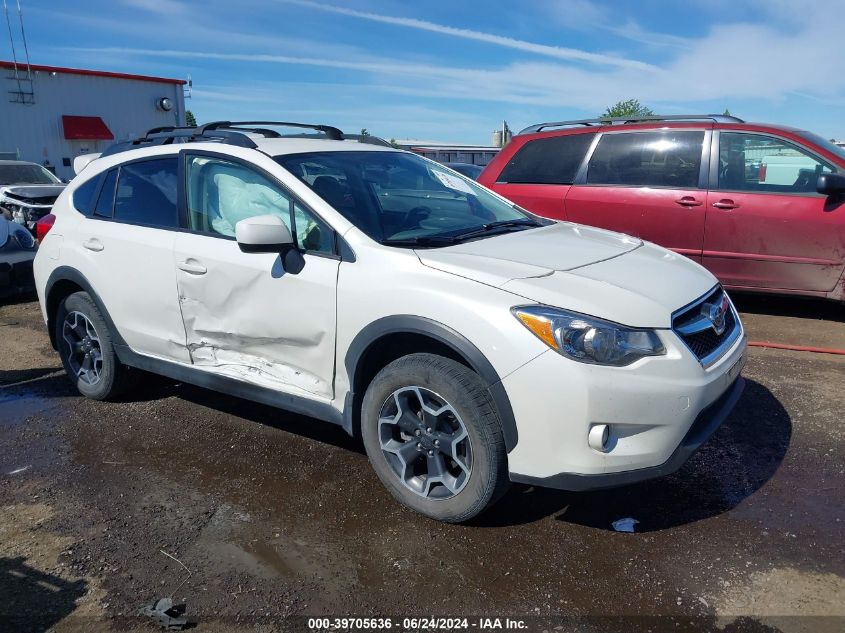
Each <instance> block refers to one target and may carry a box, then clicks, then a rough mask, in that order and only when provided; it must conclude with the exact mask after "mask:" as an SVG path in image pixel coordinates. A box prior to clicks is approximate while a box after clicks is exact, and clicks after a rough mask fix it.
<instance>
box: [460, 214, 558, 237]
mask: <svg viewBox="0 0 845 633" xmlns="http://www.w3.org/2000/svg"><path fill="white" fill-rule="evenodd" d="M535 226H543V225H542V224H540V223H539V222H537V221H536V220H532V219H530V218H521V219H519V220H500V221H499V222H488V223H487V224H482V225H481V226H479V227H477V228H474V229H470V230H469V231H464V232H463V233H458V234H456V235H452V236H451V237H453V238H454V239H455V240H466V239H469V238H472V237H479V236H481V235H493V234H496V233H502V232H505V231H506V230H507V229H512V228H531V227H535Z"/></svg>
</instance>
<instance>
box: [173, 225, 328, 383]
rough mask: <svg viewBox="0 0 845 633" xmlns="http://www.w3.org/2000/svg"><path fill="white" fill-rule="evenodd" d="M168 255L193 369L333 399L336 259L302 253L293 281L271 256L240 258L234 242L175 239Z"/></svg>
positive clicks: (185, 235)
mask: <svg viewBox="0 0 845 633" xmlns="http://www.w3.org/2000/svg"><path fill="white" fill-rule="evenodd" d="M175 253H176V278H177V287H178V291H179V303H180V308H181V311H182V319H183V322H184V324H185V335H186V340H187V346H188V350H189V352H190V355H191V362H192V363H193V364H194V365H197V366H199V367H203V368H207V369H209V370H212V371H214V372H215V373H219V374H221V375H225V376H229V377H232V378H235V379H238V380H244V381H247V382H250V383H253V384H257V385H260V386H263V387H269V388H271V389H280V390H283V391H294V392H305V393H307V394H312V395H316V396H319V397H322V398H326V399H331V398H332V396H333V389H332V382H333V376H334V362H335V353H334V352H335V327H336V307H335V302H336V291H337V271H338V265H339V261H338V260H336V259H331V258H327V257H319V256H313V255H305V259H306V264H305V267H304V268H303V270H302V271H301V272H300V273H298V274H296V275H292V274H290V273H287V272H285V271H284V269H283V267H282V264H281V261H280V258H279V256H278V255H273V254H266V253H261V254H258V253H243V252H241V250H240V249H239V247H238V245H237V243H236V242H235V241H233V240H228V239H223V238H218V237H211V236H205V235H197V234H190V233H181V234H179V236H178V237H177V239H176V249H175ZM180 264H186V265H184V266H182V267H180ZM203 269H205V272H198V271H202V270H203ZM189 271H193V272H189Z"/></svg>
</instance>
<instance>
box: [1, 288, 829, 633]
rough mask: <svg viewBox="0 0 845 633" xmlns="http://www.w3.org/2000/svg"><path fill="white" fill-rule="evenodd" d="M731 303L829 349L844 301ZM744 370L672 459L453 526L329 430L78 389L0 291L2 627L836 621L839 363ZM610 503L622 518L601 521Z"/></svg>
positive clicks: (701, 625)
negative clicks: (698, 439)
mask: <svg viewBox="0 0 845 633" xmlns="http://www.w3.org/2000/svg"><path fill="white" fill-rule="evenodd" d="M738 307H739V308H740V310H741V311H742V313H743V320H744V322H745V323H746V326H747V329H748V332H749V337H750V338H751V339H752V340H761V341H770V342H771V341H774V342H785V343H801V344H810V345H819V346H827V347H840V348H845V306H842V305H834V304H829V303H823V302H815V301H800V300H786V299H776V298H755V297H739V298H738ZM745 376H746V378H747V379H748V387H747V389H746V392H745V394H744V396H743V398H742V400H741V401H740V403H739V405H738V407H737V409H736V411H735V412H734V414H733V415H732V416H731V417H730V419H729V420H728V421H727V422H726V423H725V424H724V425H723V427H722V428H721V429H720V430H719V431H718V432H717V433H716V434H715V435H714V437H713V438H712V439H711V440H710V441H709V442H708V443H707V444H706V445H705V446H704V447H702V449H701V450H700V451H699V452H698V453H696V454H695V455H694V456H693V458H692V459H691V460H690V461H689V462H688V463H687V464H686V465H685V466H684V467H683V468H682V469H681V470H680V471H679V472H678V473H676V474H674V475H672V476H669V477H666V478H664V479H661V480H657V481H652V482H646V483H643V484H638V485H634V486H629V487H626V488H623V489H617V490H611V491H603V492H593V493H565V492H557V491H550V490H540V489H533V488H525V487H514V488H513V489H512V491H511V492H510V493H509V494H508V495H507V496H506V497H505V498H504V499H503V500H502V501H501V502H500V503H499V504H498V505H497V506H495V507H494V508H493V509H492V510H491V511H490V512H488V513H487V514H485V515H483V516H482V517H480V518H479V519H477V520H476V521H475V522H474V523H473V524H472V525H466V526H452V525H443V524H439V523H436V522H434V521H431V520H428V519H425V518H423V517H420V516H418V515H416V514H414V513H412V512H409V511H405V510H403V509H401V508H400V507H399V506H397V505H396V503H395V502H394V501H393V500H392V498H391V497H390V496H389V494H388V493H387V492H386V491H385V490H384V489H383V488H382V487H381V486H380V484H379V482H378V480H377V479H376V477H375V474H374V473H373V472H372V471H371V469H370V468H369V465H368V463H367V459H366V457H365V455H364V454H363V450H362V448H361V446H360V445H359V444H357V443H356V442H355V441H353V440H351V439H350V438H348V437H347V436H346V435H345V434H344V433H343V432H342V431H341V430H340V429H339V428H335V427H333V426H331V425H326V424H323V423H320V422H317V421H314V420H311V419H308V418H304V417H301V416H296V415H292V414H289V413H286V412H283V411H278V410H274V409H271V408H268V407H264V406H260V405H256V404H252V403H249V402H245V401H241V400H236V399H233V398H230V397H226V396H222V395H220V394H217V393H214V392H209V391H205V390H202V389H198V388H194V387H190V386H187V385H178V384H173V383H172V382H168V381H166V380H163V379H158V378H154V377H149V378H146V379H145V380H144V382H143V384H142V386H141V388H140V389H139V390H137V391H136V392H134V393H133V394H132V395H131V396H130V397H129V399H127V400H125V401H123V402H119V403H100V402H93V401H88V400H84V399H83V398H81V397H79V396H78V395H77V394H76V393H75V391H74V390H73V389H72V388H71V387H70V384H69V382H68V381H67V379H66V378H65V376H64V375H63V373H62V372H61V368H60V363H59V361H58V358H57V356H56V353H55V352H54V351H53V349H52V348H51V347H50V344H49V341H48V338H47V335H46V332H45V330H44V326H43V323H42V322H41V316H40V313H39V311H38V306H37V304H36V303H34V302H32V301H20V302H17V303H11V304H5V305H0V630H2V631H5V630H8V631H30V630H32V631H40V630H46V629H48V628H50V627H54V628H55V630H56V631H76V630H79V631H83V630H84V631H88V630H103V631H111V630H139V631H146V630H155V629H154V626H153V625H152V624H150V623H148V622H147V621H146V620H145V619H143V618H139V617H138V616H137V612H138V609H139V607H141V606H143V605H145V604H148V603H150V602H152V601H153V600H155V599H156V598H159V597H163V596H168V595H171V594H173V596H174V599H175V601H176V602H178V603H184V604H185V605H186V607H187V612H188V615H189V616H190V617H191V619H192V620H194V621H195V622H196V623H197V630H204V631H230V630H244V631H246V630H250V631H263V630H268V631H270V630H277V629H280V628H283V627H288V628H290V629H292V630H295V629H301V628H305V626H306V624H307V620H306V619H305V618H306V617H307V616H345V615H358V616H376V615H378V616H393V617H394V622H395V623H396V622H398V620H396V619H395V618H396V617H397V616H426V615H440V616H470V617H471V618H472V619H471V621H470V625H471V626H470V628H473V627H472V624H474V623H477V618H475V616H490V617H496V616H498V617H502V618H504V617H505V616H510V617H518V618H525V617H529V618H530V619H528V620H526V625H527V626H528V627H529V630H544V629H547V630H554V627H555V626H559V627H562V628H559V629H557V630H578V631H581V630H590V631H592V630H597V631H598V630H611V629H614V627H617V628H616V629H615V630H620V631H621V630H626V631H630V630H640V629H642V630H674V631H686V630H701V631H706V630H712V629H714V628H716V627H719V628H720V629H721V630H725V631H754V632H764V631H765V632H769V631H813V632H815V631H837V632H839V631H842V630H845V551H843V550H845V523H843V521H845V493H843V483H845V457H843V450H842V449H843V420H842V412H843V410H845V389H843V387H845V357H842V356H833V355H822V354H809V353H797V352H789V351H780V350H771V349H761V348H752V349H750V351H749V360H748V365H747V368H746V370H745ZM627 517H630V518H633V519H636V520H637V521H638V522H639V523H637V524H636V531H635V532H634V533H620V532H616V531H614V530H613V528H612V523H613V522H614V521H616V520H617V519H621V518H627ZM177 559H178V560H177ZM599 616H619V617H623V618H625V619H624V620H614V619H601V618H599ZM633 616H637V617H636V618H634V619H630V618H632V617H633ZM503 626H504V624H503ZM394 630H399V627H398V625H397V624H394Z"/></svg>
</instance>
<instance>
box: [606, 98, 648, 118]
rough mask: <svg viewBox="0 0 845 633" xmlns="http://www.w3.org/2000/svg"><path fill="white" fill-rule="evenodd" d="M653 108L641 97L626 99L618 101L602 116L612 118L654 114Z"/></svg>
mask: <svg viewBox="0 0 845 633" xmlns="http://www.w3.org/2000/svg"><path fill="white" fill-rule="evenodd" d="M653 115H654V112H652V110H651V108H647V107H646V106H644V105H643V104H642V103H640V101H639V99H627V100H625V101H617V102H616V103H614V104H613V105H612V106H610V107H609V108H608V109H607V110H605V111H604V114H602V115H601V118H603V119H605V118H607V119H610V118H614V117H624V116H653Z"/></svg>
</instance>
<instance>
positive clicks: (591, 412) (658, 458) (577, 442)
mask: <svg viewBox="0 0 845 633" xmlns="http://www.w3.org/2000/svg"><path fill="white" fill-rule="evenodd" d="M658 333H659V335H660V336H661V339H662V340H663V343H664V347H665V348H666V350H667V353H666V355H665V356H659V357H650V358H646V359H642V360H641V361H638V362H636V363H634V364H633V365H630V366H629V367H622V368H618V367H601V366H596V365H585V364H582V363H576V362H572V361H569V360H567V359H565V358H563V357H562V356H560V355H559V354H557V353H556V352H553V351H551V350H550V351H549V352H546V353H544V354H542V355H540V356H539V357H538V358H536V359H534V360H533V361H531V362H529V363H527V364H526V365H523V366H522V367H520V368H519V369H518V370H516V371H515V372H513V373H512V374H510V375H508V376H506V377H505V379H504V380H503V381H502V385H503V386H504V388H505V390H506V391H507V393H508V397H509V399H510V402H511V405H512V408H513V411H514V417H515V419H516V425H517V430H518V437H519V440H518V442H517V444H516V446H515V447H514V448H513V450H511V452H510V453H509V454H508V467H509V471H510V478H511V480H512V481H517V482H522V483H528V484H532V485H538V486H547V487H553V488H561V489H567V490H587V489H593V488H606V487H610V486H617V485H623V484H627V483H632V482H635V481H641V480H644V479H650V478H653V477H659V476H662V475H665V474H667V473H670V472H673V471H675V470H677V469H678V468H680V466H681V465H682V464H683V463H684V462H685V461H686V460H687V459H688V458H689V457H690V455H692V453H693V452H695V450H696V449H697V448H698V447H699V446H700V445H701V444H702V443H704V442H705V441H706V440H707V438H708V437H710V435H711V434H712V433H713V432H714V431H715V430H716V429H717V428H718V427H719V425H720V424H721V423H722V422H723V421H724V420H725V418H726V417H727V416H728V414H729V413H730V411H731V410H732V409H733V407H734V405H735V404H736V402H737V400H738V399H739V397H740V395H741V394H742V390H743V387H744V380H742V378H741V377H740V372H741V371H742V368H743V365H744V362H745V349H746V338H745V336H744V334H743V333H741V334H740V336H739V338H738V339H737V340H736V342H735V343H734V344H733V345H732V346H731V347H730V349H728V350H727V351H726V352H725V353H724V355H723V356H722V357H721V358H719V359H718V360H717V361H716V362H714V363H713V364H712V365H710V366H708V367H703V366H702V365H701V364H700V363H699V362H698V359H697V358H696V357H695V356H693V355H692V353H691V352H690V350H689V349H688V348H687V347H686V346H685V345H684V344H683V343H682V342H681V340H680V339H679V338H678V337H677V336H676V335H674V333H672V332H671V331H665V330H664V331H658ZM597 424H606V425H608V426H609V428H610V439H609V441H608V443H607V445H606V447H605V450H603V451H602V450H595V449H594V448H591V447H590V445H589V444H588V435H589V432H590V429H591V428H592V427H593V426H594V425H597Z"/></svg>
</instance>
